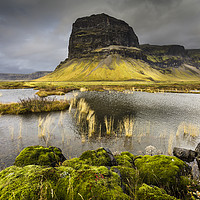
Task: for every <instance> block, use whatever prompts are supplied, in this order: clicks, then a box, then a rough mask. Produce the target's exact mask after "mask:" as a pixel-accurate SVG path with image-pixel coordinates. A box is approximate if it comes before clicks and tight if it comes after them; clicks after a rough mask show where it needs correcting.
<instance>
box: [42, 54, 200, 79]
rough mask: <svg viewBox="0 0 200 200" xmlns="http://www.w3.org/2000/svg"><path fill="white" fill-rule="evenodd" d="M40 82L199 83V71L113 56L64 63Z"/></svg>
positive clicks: (184, 65) (186, 67)
mask: <svg viewBox="0 0 200 200" xmlns="http://www.w3.org/2000/svg"><path fill="white" fill-rule="evenodd" d="M38 80H39V81H101V80H104V81H128V80H134V81H199V80H200V70H199V69H197V68H196V67H193V66H191V65H188V64H182V65H181V66H179V67H176V68H174V67H168V68H167V70H164V71H163V70H161V69H159V68H154V67H152V66H150V64H148V62H145V61H144V60H141V59H133V58H130V57H127V58H125V57H122V56H120V55H119V54H112V55H109V56H107V57H105V58H101V59H100V58H98V57H96V56H95V57H92V58H80V59H78V58H76V59H72V60H68V61H66V62H65V63H63V64H62V65H61V66H60V67H59V68H57V69H56V70H55V71H54V72H52V73H51V74H49V75H47V76H44V77H42V78H40V79H38Z"/></svg>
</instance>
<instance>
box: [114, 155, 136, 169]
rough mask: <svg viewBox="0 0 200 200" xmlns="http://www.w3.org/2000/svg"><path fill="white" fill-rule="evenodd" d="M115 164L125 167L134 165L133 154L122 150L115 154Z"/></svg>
mask: <svg viewBox="0 0 200 200" xmlns="http://www.w3.org/2000/svg"><path fill="white" fill-rule="evenodd" d="M115 158H116V161H117V164H118V165H121V166H125V167H134V158H135V156H134V155H133V154H131V153H129V152H122V153H121V154H120V155H116V156H115Z"/></svg>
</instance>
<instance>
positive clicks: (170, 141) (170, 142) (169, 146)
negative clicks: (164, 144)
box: [168, 133, 174, 156]
mask: <svg viewBox="0 0 200 200" xmlns="http://www.w3.org/2000/svg"><path fill="white" fill-rule="evenodd" d="M173 141H174V134H173V133H171V134H170V136H169V140H168V154H169V155H170V156H172V155H173V150H172V148H173Z"/></svg>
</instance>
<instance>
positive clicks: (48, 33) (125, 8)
mask: <svg viewBox="0 0 200 200" xmlns="http://www.w3.org/2000/svg"><path fill="white" fill-rule="evenodd" d="M199 9H200V0H0V73H32V72H35V71H49V70H50V71H52V70H54V69H55V68H56V66H57V65H58V64H59V63H60V61H63V60H65V59H66V58H67V56H68V40H69V36H70V34H71V29H72V24H73V23H74V22H75V20H76V19H77V18H79V17H85V16H90V15H92V14H99V13H106V14H108V15H110V16H113V17H115V18H118V19H122V20H124V21H126V22H127V23H128V24H129V25H130V26H131V27H132V28H133V30H134V31H135V33H136V34H137V36H138V38H139V42H140V44H147V43H148V44H157V45H167V44H180V45H184V46H185V48H190V49H191V48H192V49H194V48H200V10H199Z"/></svg>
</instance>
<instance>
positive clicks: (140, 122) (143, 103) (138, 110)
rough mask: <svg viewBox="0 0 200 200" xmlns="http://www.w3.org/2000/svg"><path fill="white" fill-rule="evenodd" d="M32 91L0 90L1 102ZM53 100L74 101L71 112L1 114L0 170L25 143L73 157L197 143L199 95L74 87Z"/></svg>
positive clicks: (143, 151)
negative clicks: (102, 149) (92, 151)
mask: <svg viewBox="0 0 200 200" xmlns="http://www.w3.org/2000/svg"><path fill="white" fill-rule="evenodd" d="M35 92H37V91H35V90H32V89H17V90H0V94H1V95H0V102H17V101H19V99H22V98H24V97H26V98H27V97H33V96H34V94H35ZM50 98H52V97H50ZM57 98H59V99H68V100H69V99H74V100H73V101H72V102H74V106H73V107H72V108H71V109H70V112H69V111H63V112H52V113H42V114H41V113H38V114H26V115H17V116H16V115H2V116H1V117H0V136H1V140H0V152H1V155H0V168H1V169H3V168H5V167H7V166H10V165H12V164H13V162H14V160H15V158H16V156H17V155H18V154H19V152H20V151H21V150H22V149H23V148H25V147H27V146H30V145H43V146H49V145H52V146H56V147H59V148H61V149H62V151H63V154H64V155H65V157H66V158H72V157H78V156H80V155H81V153H82V152H83V151H86V150H88V149H97V148H98V147H107V148H109V149H110V150H111V151H112V152H115V153H118V152H121V151H129V152H131V153H133V154H135V155H140V154H146V153H150V154H154V153H156V154H167V155H168V154H172V149H173V147H174V146H177V147H184V148H190V149H194V148H195V147H196V145H197V144H198V143H199V142H200V134H199V131H200V123H199V122H200V95H199V94H176V93H146V92H129V91H127V92H124V93H122V92H114V91H112V92H108V91H105V92H96V91H91V92H89V91H86V92H79V91H75V92H70V93H68V94H66V95H64V96H57ZM149 146H153V147H149Z"/></svg>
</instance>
